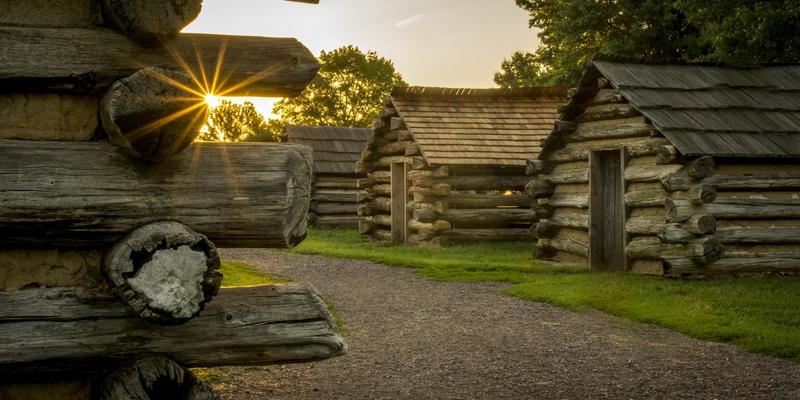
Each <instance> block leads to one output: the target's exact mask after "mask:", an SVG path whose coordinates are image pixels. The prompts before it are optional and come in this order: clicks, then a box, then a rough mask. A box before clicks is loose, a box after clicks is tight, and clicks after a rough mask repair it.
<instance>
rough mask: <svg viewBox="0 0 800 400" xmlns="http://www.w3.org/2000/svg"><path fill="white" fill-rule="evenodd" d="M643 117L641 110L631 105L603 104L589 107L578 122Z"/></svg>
mask: <svg viewBox="0 0 800 400" xmlns="http://www.w3.org/2000/svg"><path fill="white" fill-rule="evenodd" d="M637 115H641V114H640V113H639V110H637V109H636V108H635V107H633V106H632V105H630V104H627V103H625V104H602V105H598V106H589V107H586V109H585V110H584V111H583V113H582V114H581V115H580V116H579V117H578V122H589V121H602V120H607V119H621V118H629V117H635V116H637Z"/></svg>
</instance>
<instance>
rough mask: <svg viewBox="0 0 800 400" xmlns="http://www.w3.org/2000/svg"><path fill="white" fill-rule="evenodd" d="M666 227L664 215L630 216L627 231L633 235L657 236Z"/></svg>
mask: <svg viewBox="0 0 800 400" xmlns="http://www.w3.org/2000/svg"><path fill="white" fill-rule="evenodd" d="M665 227H666V218H665V217H664V216H663V215H662V216H649V215H648V216H641V217H633V218H628V221H627V222H626V223H625V232H627V233H628V234H629V235H631V236H656V235H658V234H659V233H661V231H663V230H664V228H665Z"/></svg>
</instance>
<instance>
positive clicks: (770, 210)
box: [528, 60, 800, 276]
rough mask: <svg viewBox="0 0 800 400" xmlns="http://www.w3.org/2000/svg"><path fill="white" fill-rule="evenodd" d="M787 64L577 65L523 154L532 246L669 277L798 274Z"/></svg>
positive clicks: (795, 124)
mask: <svg viewBox="0 0 800 400" xmlns="http://www.w3.org/2000/svg"><path fill="white" fill-rule="evenodd" d="M798 94H800V67H798V66H769V67H751V68H745V67H726V66H707V65H686V64H684V65H678V64H672V65H670V64H648V63H643V62H630V61H627V62H625V61H602V60H597V61H593V62H591V63H589V65H588V66H587V68H586V71H585V73H584V75H583V78H582V80H581V81H580V85H579V86H578V87H577V88H575V89H572V90H570V95H571V100H570V102H569V104H568V105H566V106H565V107H563V108H562V110H561V112H562V113H561V115H560V120H559V121H557V122H556V124H555V129H554V130H553V132H552V134H551V135H550V137H549V138H547V140H546V141H545V145H544V149H543V150H542V152H541V153H540V154H538V156H537V157H536V158H535V159H532V160H531V161H530V162H529V168H528V173H529V174H530V175H531V176H532V177H533V180H532V181H531V182H530V183H529V184H528V187H529V189H530V190H529V193H530V195H531V196H532V197H534V198H536V199H537V204H536V205H535V207H536V209H537V213H538V214H539V215H540V221H539V223H538V225H537V227H536V230H537V231H538V232H539V235H538V239H537V242H536V243H537V245H536V247H537V252H536V256H537V257H538V258H540V259H549V260H556V261H561V262H566V263H573V264H581V265H586V266H590V267H591V268H592V269H595V270H604V271H605V270H612V271H632V272H636V273H645V274H667V275H672V276H687V275H703V276H707V275H717V274H751V273H796V272H800V251H799V250H800V247H798V245H800V240H798V235H797V233H798V232H800V213H798V212H797V211H798V210H800V192H798V190H800V160H799V159H800V102H798V101H797V97H798Z"/></svg>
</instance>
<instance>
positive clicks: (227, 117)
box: [199, 100, 280, 142]
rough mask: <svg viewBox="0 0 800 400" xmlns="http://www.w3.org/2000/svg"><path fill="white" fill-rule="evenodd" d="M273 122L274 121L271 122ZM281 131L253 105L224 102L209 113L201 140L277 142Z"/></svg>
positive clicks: (247, 102) (246, 102)
mask: <svg viewBox="0 0 800 400" xmlns="http://www.w3.org/2000/svg"><path fill="white" fill-rule="evenodd" d="M270 122H272V121H270ZM278 132H279V130H278V129H276V127H275V125H274V124H271V123H268V122H267V121H266V120H265V119H264V117H263V116H262V115H261V114H259V112H258V111H257V110H256V107H255V106H254V105H253V103H251V102H249V101H245V102H244V103H243V104H237V103H234V102H232V101H229V100H222V102H221V103H220V104H219V105H218V106H216V107H214V108H212V109H211V111H209V113H208V121H207V122H206V129H205V130H204V131H202V132H201V133H200V136H199V139H200V140H206V141H221V142H242V141H246V142H277V141H279V138H280V136H279V134H278Z"/></svg>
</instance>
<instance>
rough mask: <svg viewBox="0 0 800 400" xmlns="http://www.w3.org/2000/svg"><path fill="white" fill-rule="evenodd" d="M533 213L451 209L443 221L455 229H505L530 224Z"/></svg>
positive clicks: (516, 210)
mask: <svg viewBox="0 0 800 400" xmlns="http://www.w3.org/2000/svg"><path fill="white" fill-rule="evenodd" d="M531 216H532V213H531V211H530V210H526V209H513V208H509V209H503V208H497V209H477V210H469V209H466V210H459V209H450V210H448V211H447V213H445V215H444V217H443V218H442V219H444V220H446V221H448V222H450V223H451V224H452V225H453V227H455V228H481V227H499V228H504V227H507V226H508V225H509V224H513V223H515V222H519V223H530V222H531Z"/></svg>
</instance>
